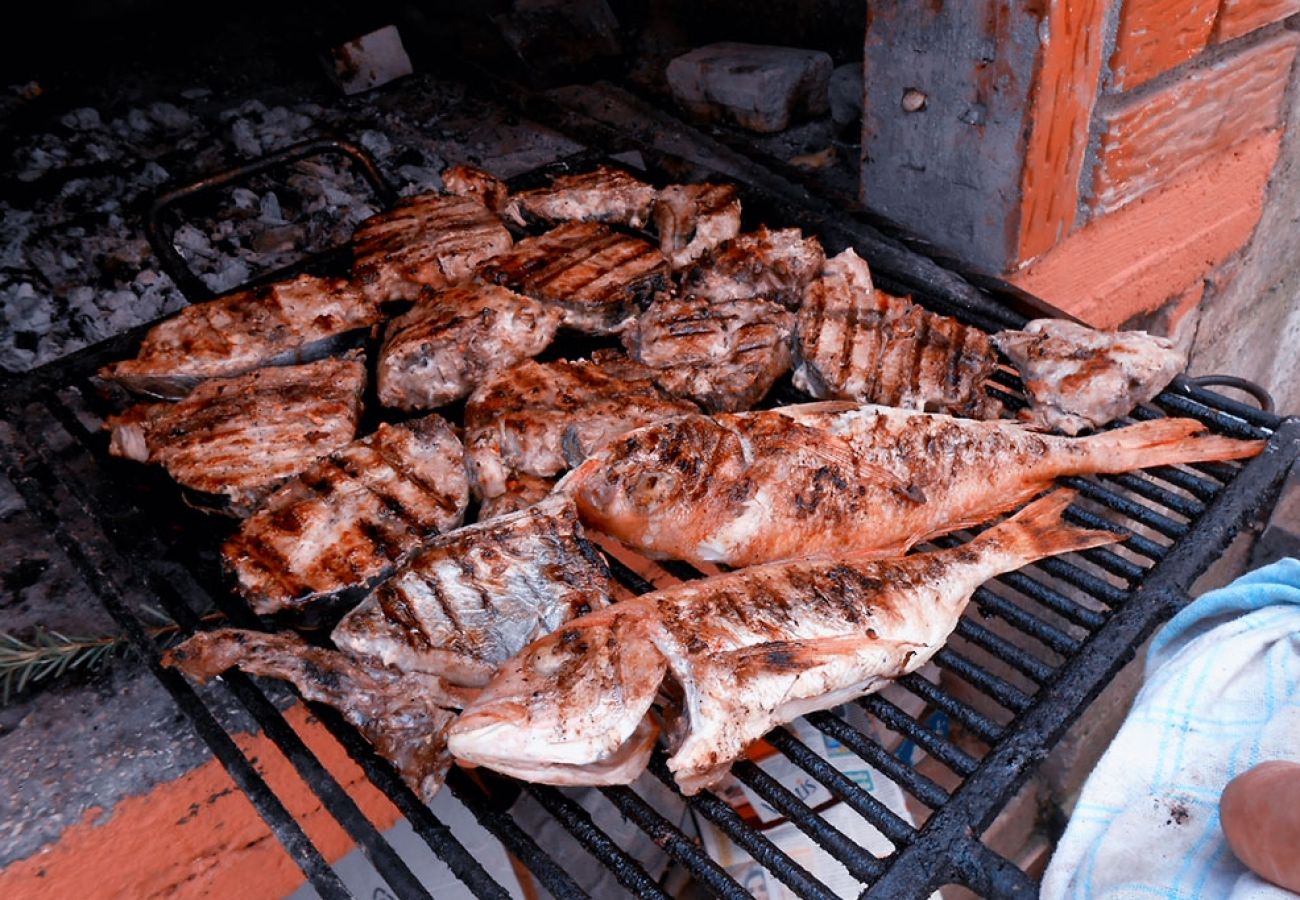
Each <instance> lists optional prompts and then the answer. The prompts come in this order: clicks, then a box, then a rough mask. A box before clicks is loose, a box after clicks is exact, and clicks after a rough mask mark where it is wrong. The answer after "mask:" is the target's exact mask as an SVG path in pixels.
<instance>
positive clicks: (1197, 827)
mask: <svg viewBox="0 0 1300 900" xmlns="http://www.w3.org/2000/svg"><path fill="white" fill-rule="evenodd" d="M1266 759H1289V760H1295V761H1297V762H1300V560H1295V559H1283V560H1281V561H1279V562H1276V563H1273V564H1272V565H1269V566H1265V567H1263V568H1261V569H1258V570H1256V571H1254V572H1250V573H1248V574H1246V575H1243V576H1242V577H1240V578H1238V579H1237V580H1236V581H1234V582H1233V583H1232V584H1230V585H1228V586H1227V587H1224V588H1220V589H1219V590H1216V591H1210V592H1208V593H1206V594H1204V595H1203V596H1201V597H1199V598H1198V599H1196V600H1195V601H1193V602H1192V603H1190V604H1189V605H1188V606H1187V607H1186V608H1184V609H1183V610H1182V611H1180V612H1179V613H1178V615H1176V616H1175V617H1174V618H1173V619H1172V620H1170V622H1169V623H1168V624H1167V625H1166V626H1165V627H1164V629H1162V630H1161V631H1160V633H1159V634H1157V635H1156V637H1155V640H1154V641H1152V644H1151V650H1150V652H1149V654H1148V656H1147V675H1146V681H1145V684H1144V685H1143V688H1142V690H1141V692H1140V693H1139V694H1138V697H1137V699H1136V701H1135V702H1134V705H1133V709H1132V710H1131V711H1130V712H1129V714H1128V717H1127V719H1126V720H1125V722H1124V725H1123V727H1121V728H1120V731H1119V734H1117V735H1116V736H1115V740H1114V742H1113V743H1112V744H1111V746H1110V748H1109V749H1108V750H1107V751H1106V754H1105V755H1104V756H1103V757H1102V758H1101V761H1100V762H1099V763H1098V764H1097V768H1096V769H1095V770H1094V771H1093V772H1092V774H1091V775H1090V776H1089V777H1088V781H1087V783H1086V784H1085V785H1084V787H1083V792H1082V794H1081V795H1080V799H1079V803H1078V805H1077V806H1076V807H1075V809H1074V814H1073V816H1072V817H1071V819H1070V824H1069V826H1068V827H1067V828H1066V830H1065V834H1064V835H1063V836H1062V838H1061V841H1060V843H1059V844H1058V846H1057V850H1056V853H1055V855H1054V856H1053V857H1052V861H1051V864H1050V865H1049V866H1048V869H1047V873H1046V875H1045V876H1044V879H1043V892H1042V895H1043V897H1044V898H1047V900H1056V898H1065V897H1069V898H1089V900H1092V898H1098V897H1107V898H1119V897H1123V898H1130V897H1131V898H1137V897H1142V898H1147V897H1164V898H1169V900H1175V898H1198V900H1199V898H1221V897H1223V898H1234V900H1236V898H1247V897H1249V898H1284V897H1286V898H1294V897H1295V895H1294V894H1291V893H1290V892H1288V891H1284V890H1282V889H1281V888H1277V887H1274V886H1272V885H1270V884H1268V883H1267V882H1265V881H1262V880H1261V879H1259V878H1257V877H1255V876H1254V875H1253V874H1251V872H1250V871H1249V870H1248V869H1246V868H1245V867H1244V866H1243V865H1241V863H1239V862H1237V859H1236V857H1234V856H1233V854H1232V850H1231V849H1230V848H1229V847H1228V843H1227V841H1226V840H1225V839H1224V837H1223V831H1222V830H1221V829H1220V827H1219V795H1220V794H1221V793H1222V792H1223V788H1224V786H1225V785H1226V784H1227V783H1228V782H1229V781H1230V780H1231V779H1232V778H1233V777H1234V776H1235V775H1238V774H1240V773H1241V772H1244V771H1245V770H1247V769H1249V768H1251V767H1252V766H1254V765H1255V764H1256V763H1258V762H1261V761H1263V760H1266ZM1297 852H1300V848H1297Z"/></svg>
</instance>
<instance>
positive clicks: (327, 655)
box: [163, 628, 466, 801]
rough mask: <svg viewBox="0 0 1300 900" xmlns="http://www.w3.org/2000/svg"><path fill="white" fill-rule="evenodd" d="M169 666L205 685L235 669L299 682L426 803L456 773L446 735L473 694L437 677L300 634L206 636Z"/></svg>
mask: <svg viewBox="0 0 1300 900" xmlns="http://www.w3.org/2000/svg"><path fill="white" fill-rule="evenodd" d="M163 665H166V666H171V667H173V668H177V669H180V670H181V671H182V672H184V673H186V674H187V675H189V676H190V677H191V678H194V679H196V680H197V681H199V682H201V683H205V682H207V681H208V680H209V679H211V678H213V677H215V676H217V675H220V674H221V673H222V672H225V671H226V670H228V669H231V668H235V667H238V668H240V669H242V670H243V671H245V672H247V673H248V674H250V675H262V676H266V677H268V678H278V679H280V680H282V681H288V682H290V683H292V684H293V685H294V686H295V687H296V688H297V689H298V692H299V693H300V694H302V696H303V697H305V698H306V699H308V700H313V701H316V702H318V703H324V704H326V705H328V706H332V707H334V708H335V709H337V710H338V711H339V712H341V713H342V714H343V717H344V718H345V719H347V720H348V721H349V722H351V723H352V724H353V725H354V726H355V727H356V728H357V729H358V730H359V731H360V732H361V733H362V734H363V735H364V736H365V738H366V740H368V741H370V743H371V744H372V745H373V746H374V748H375V751H376V752H377V753H378V754H379V755H380V756H382V757H384V759H386V760H388V761H389V762H390V763H392V764H393V766H394V768H396V769H397V771H398V772H399V773H400V774H401V776H402V778H403V780H405V781H406V783H407V784H408V785H410V787H411V789H412V790H414V791H415V792H416V793H417V794H419V795H420V796H422V797H423V798H424V799H425V800H426V801H429V800H432V799H433V796H434V794H436V793H437V792H438V788H440V787H441V786H442V782H443V779H444V778H445V777H446V775H447V770H448V769H449V768H451V763H452V759H451V756H450V755H449V754H448V753H447V745H446V733H445V732H446V728H447V725H448V723H450V722H451V721H452V719H453V718H455V715H456V713H455V712H454V711H453V710H454V709H455V708H458V707H459V706H461V705H462V703H463V702H464V701H465V697H466V695H464V694H461V693H457V692H455V691H450V690H448V689H447V688H446V686H445V685H443V684H442V683H441V682H440V681H439V679H438V678H437V677H436V676H432V675H423V674H420V673H418V672H415V673H406V672H398V671H397V670H395V669H390V668H387V667H385V666H384V665H383V664H382V663H379V662H377V661H375V660H372V659H366V658H365V657H359V656H354V655H352V654H349V653H344V652H339V651H337V650H326V649H324V648H321V647H315V646H313V645H311V644H308V643H307V642H306V641H304V640H303V639H302V638H300V637H298V636H297V635H291V634H266V633H264V632H260V631H242V630H239V629H234V628H223V629H219V630H217V631H201V632H199V633H198V634H196V635H194V636H193V637H191V638H189V639H188V640H187V641H185V642H184V643H182V644H180V645H179V646H177V647H173V648H172V649H171V650H168V651H167V652H166V653H165V654H164V655H163Z"/></svg>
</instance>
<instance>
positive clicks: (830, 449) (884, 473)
mask: <svg viewBox="0 0 1300 900" xmlns="http://www.w3.org/2000/svg"><path fill="white" fill-rule="evenodd" d="M809 405H813V404H809ZM809 452H810V453H811V454H812V455H813V456H816V457H817V458H818V459H820V460H824V461H825V462H829V463H832V464H834V465H837V466H839V467H841V468H842V469H845V470H846V471H849V472H854V473H856V474H857V475H858V476H866V477H867V478H871V479H874V480H876V481H879V482H880V483H881V484H883V485H885V486H886V487H888V488H889V489H890V490H891V491H893V492H894V493H896V494H898V495H899V496H901V497H904V498H906V499H908V500H911V501H912V502H913V503H924V502H925V492H924V491H923V490H921V488H920V487H918V486H917V485H915V484H913V483H912V482H910V481H908V480H907V479H906V478H904V477H902V476H901V475H898V474H896V473H894V472H893V471H891V470H890V469H888V468H886V467H885V466H882V465H877V464H876V463H869V462H863V461H861V460H860V459H858V455H857V454H856V453H854V452H853V447H852V446H850V445H849V443H848V441H845V440H843V439H841V438H838V437H836V436H835V435H833V434H826V433H824V432H823V433H821V434H819V435H818V443H816V444H814V445H813V446H812V447H811V448H810V449H809Z"/></svg>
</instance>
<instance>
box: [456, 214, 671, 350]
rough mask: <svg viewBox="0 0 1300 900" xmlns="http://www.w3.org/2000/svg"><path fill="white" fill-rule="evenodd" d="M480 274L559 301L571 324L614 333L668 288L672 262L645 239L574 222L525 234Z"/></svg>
mask: <svg viewBox="0 0 1300 900" xmlns="http://www.w3.org/2000/svg"><path fill="white" fill-rule="evenodd" d="M479 275H480V277H482V278H483V280H484V281H487V282H490V283H492V284H504V285H506V286H508V287H510V288H513V289H514V290H516V291H519V292H520V293H521V294H527V295H528V296H530V297H535V298H536V299H538V300H541V301H543V302H545V303H550V304H554V305H555V306H557V307H559V308H560V309H561V310H563V311H564V324H565V325H566V326H567V327H569V328H572V329H574V330H576V331H582V332H586V333H587V334H610V333H612V332H615V331H617V330H618V329H619V328H621V327H622V326H623V324H624V323H625V322H626V321H627V320H628V319H629V318H631V317H632V316H634V315H636V313H637V312H638V311H639V310H640V309H641V308H642V307H643V306H645V305H646V303H648V302H649V300H650V297H651V296H652V295H653V294H654V293H655V291H659V290H663V289H664V288H665V287H667V286H668V261H667V260H665V259H664V257H663V254H662V253H660V252H659V251H658V250H657V249H655V248H654V247H653V246H651V245H650V244H649V243H647V242H645V241H643V240H641V239H640V238H634V237H631V236H629V235H626V234H620V233H619V232H617V231H613V230H612V229H610V228H607V227H606V226H604V225H599V224H596V223H593V222H571V223H568V224H565V225H561V226H559V227H558V228H553V229H551V230H550V231H548V232H546V233H545V234H540V235H537V236H536V237H528V238H524V239H523V240H521V241H520V242H519V243H518V244H517V245H515V248H514V249H513V250H511V251H510V252H508V253H503V254H501V255H500V256H498V257H497V258H495V259H493V260H492V261H491V262H489V263H487V264H485V265H484V266H483V267H482V268H480V270H479Z"/></svg>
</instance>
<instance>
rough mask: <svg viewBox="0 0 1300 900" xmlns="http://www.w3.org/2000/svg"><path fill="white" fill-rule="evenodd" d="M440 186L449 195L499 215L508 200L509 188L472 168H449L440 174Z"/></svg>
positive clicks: (492, 176)
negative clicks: (477, 204) (474, 203)
mask: <svg viewBox="0 0 1300 900" xmlns="http://www.w3.org/2000/svg"><path fill="white" fill-rule="evenodd" d="M442 186H443V188H444V189H445V190H446V191H447V193H449V194H455V195H456V196H457V197H464V198H466V199H467V200H473V201H475V202H476V203H481V204H483V205H484V206H486V207H487V208H488V209H490V210H492V212H494V213H497V214H500V213H501V211H502V210H504V209H505V208H506V202H507V201H508V200H509V199H510V188H508V187H507V186H506V183H505V182H504V181H502V180H501V179H500V178H497V177H496V176H495V175H493V174H492V173H490V172H485V171H483V170H482V169H478V168H475V167H474V166H451V167H450V168H448V169H444V170H443V172H442Z"/></svg>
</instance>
